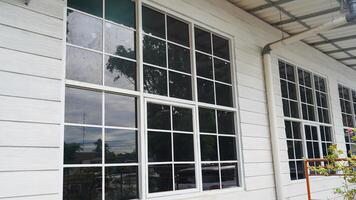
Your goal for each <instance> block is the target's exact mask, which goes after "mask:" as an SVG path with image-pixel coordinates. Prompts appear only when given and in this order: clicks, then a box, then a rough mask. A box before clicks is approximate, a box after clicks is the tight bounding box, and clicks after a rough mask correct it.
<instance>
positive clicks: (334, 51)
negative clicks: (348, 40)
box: [324, 47, 356, 54]
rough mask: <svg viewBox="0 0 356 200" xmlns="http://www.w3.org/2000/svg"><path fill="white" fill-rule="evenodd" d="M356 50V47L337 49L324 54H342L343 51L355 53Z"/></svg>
mask: <svg viewBox="0 0 356 200" xmlns="http://www.w3.org/2000/svg"><path fill="white" fill-rule="evenodd" d="M354 50H356V47H350V48H344V49H337V50H332V51H325V52H324V53H326V54H332V53H340V52H343V51H354Z"/></svg>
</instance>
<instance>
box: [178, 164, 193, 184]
mask: <svg viewBox="0 0 356 200" xmlns="http://www.w3.org/2000/svg"><path fill="white" fill-rule="evenodd" d="M174 177H175V178H174V182H175V183H174V188H175V190H184V189H189V188H195V187H196V183H195V165H194V164H184V165H180V164H175V165H174Z"/></svg>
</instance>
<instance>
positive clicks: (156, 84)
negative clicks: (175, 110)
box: [143, 65, 167, 96]
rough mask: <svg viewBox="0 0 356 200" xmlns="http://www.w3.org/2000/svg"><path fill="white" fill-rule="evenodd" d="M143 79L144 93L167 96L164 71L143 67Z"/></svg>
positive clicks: (165, 72)
mask: <svg viewBox="0 0 356 200" xmlns="http://www.w3.org/2000/svg"><path fill="white" fill-rule="evenodd" d="M143 79H144V80H143V81H144V82H143V84H144V85H143V89H144V91H145V92H148V93H151V94H158V95H163V96H167V71H166V70H163V69H159V68H156V67H150V66H148V65H144V66H143Z"/></svg>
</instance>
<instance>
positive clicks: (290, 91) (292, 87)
mask: <svg viewBox="0 0 356 200" xmlns="http://www.w3.org/2000/svg"><path fill="white" fill-rule="evenodd" d="M288 95H289V98H290V99H294V100H297V89H296V86H295V84H294V83H290V82H288Z"/></svg>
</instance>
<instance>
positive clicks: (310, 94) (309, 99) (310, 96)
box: [305, 88, 314, 104]
mask: <svg viewBox="0 0 356 200" xmlns="http://www.w3.org/2000/svg"><path fill="white" fill-rule="evenodd" d="M305 94H306V97H307V103H309V104H314V101H313V92H312V90H311V89H309V88H306V89H305Z"/></svg>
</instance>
